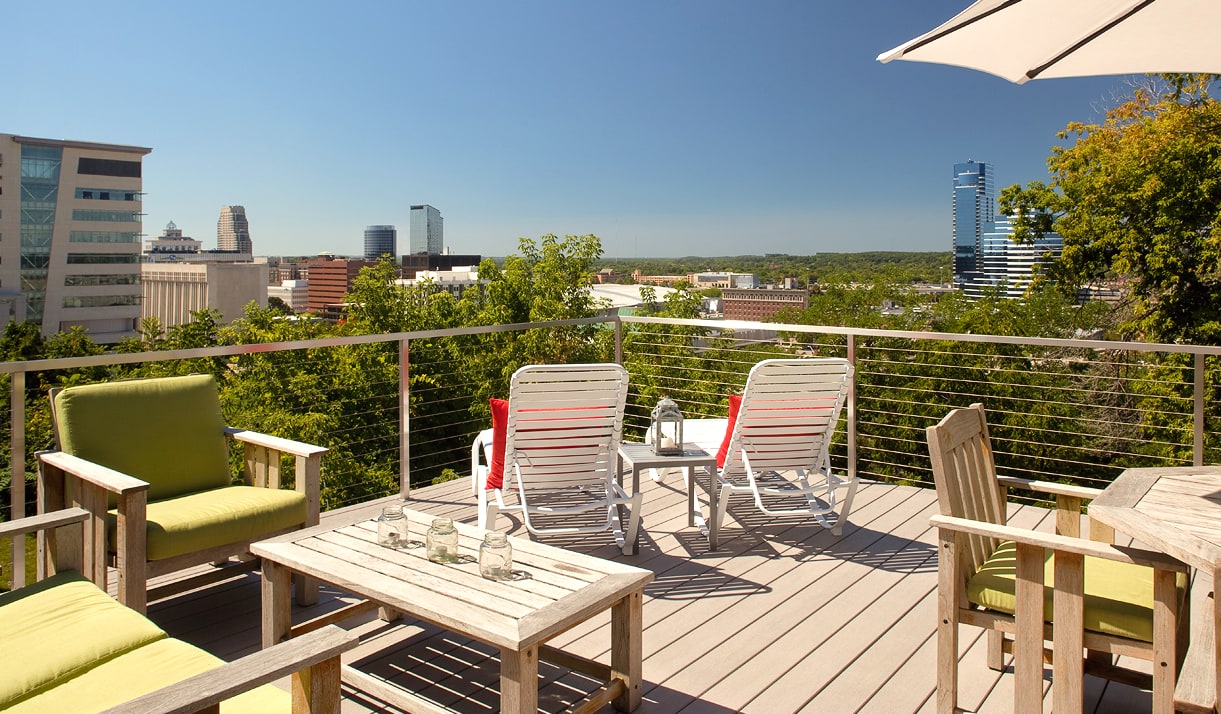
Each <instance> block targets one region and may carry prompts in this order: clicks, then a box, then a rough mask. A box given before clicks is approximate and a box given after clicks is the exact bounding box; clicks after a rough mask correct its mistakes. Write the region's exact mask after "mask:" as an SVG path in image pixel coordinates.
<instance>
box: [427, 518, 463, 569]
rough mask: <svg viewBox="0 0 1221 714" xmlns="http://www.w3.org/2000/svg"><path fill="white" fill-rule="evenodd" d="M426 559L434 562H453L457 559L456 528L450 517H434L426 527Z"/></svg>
mask: <svg viewBox="0 0 1221 714" xmlns="http://www.w3.org/2000/svg"><path fill="white" fill-rule="evenodd" d="M426 540H427V547H428V559H429V560H431V561H433V562H434V563H454V562H457V560H458V530H457V529H456V528H454V521H453V519H452V518H434V519H433V521H432V526H431V527H429V529H428V536H427V538H426Z"/></svg>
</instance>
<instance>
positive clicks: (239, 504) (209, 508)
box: [107, 486, 306, 560]
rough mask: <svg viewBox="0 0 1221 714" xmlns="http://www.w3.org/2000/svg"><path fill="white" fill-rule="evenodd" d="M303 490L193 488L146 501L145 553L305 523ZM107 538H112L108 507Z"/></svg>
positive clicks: (160, 556) (194, 547) (189, 548)
mask: <svg viewBox="0 0 1221 714" xmlns="http://www.w3.org/2000/svg"><path fill="white" fill-rule="evenodd" d="M305 517H306V504H305V494H303V493H297V492H296V491H286V490H283V489H272V488H260V487H256V486H228V487H226V488H219V489H214V490H211V491H204V492H202V493H192V494H188V495H186V496H179V497H177V498H170V499H166V500H164V501H156V502H152V503H149V504H148V514H147V519H148V556H147V557H148V559H149V560H164V559H165V558H172V557H174V556H176V555H182V554H183V553H194V552H197V551H201V550H205V549H207V548H211V547H214V546H219V545H225V544H226V543H236V542H239V541H244V540H252V539H254V540H257V539H259V538H262V537H265V536H267V535H268V534H270V533H273V532H275V531H279V530H284V529H286V528H292V527H293V526H299V525H302V524H304V523H305ZM107 542H108V543H114V542H115V514H114V512H113V511H112V512H111V515H110V518H109V523H108V533H107Z"/></svg>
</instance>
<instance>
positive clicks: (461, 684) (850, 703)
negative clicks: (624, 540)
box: [149, 475, 1151, 714]
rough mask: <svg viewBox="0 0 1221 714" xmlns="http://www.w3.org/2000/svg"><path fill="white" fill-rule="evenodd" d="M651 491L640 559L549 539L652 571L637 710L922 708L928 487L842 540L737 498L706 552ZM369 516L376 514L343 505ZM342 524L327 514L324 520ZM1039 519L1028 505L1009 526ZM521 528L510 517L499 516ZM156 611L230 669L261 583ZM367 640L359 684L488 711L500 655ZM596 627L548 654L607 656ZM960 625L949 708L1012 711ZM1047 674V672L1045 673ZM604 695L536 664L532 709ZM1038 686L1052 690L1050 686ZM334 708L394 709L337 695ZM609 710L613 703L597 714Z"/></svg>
mask: <svg viewBox="0 0 1221 714" xmlns="http://www.w3.org/2000/svg"><path fill="white" fill-rule="evenodd" d="M641 481H642V484H643V489H644V491H645V499H644V514H643V523H642V526H641V538H640V549H639V552H638V554H636V555H634V556H624V555H622V554H621V553H620V552H619V550H618V549H617V548H616V547H615V546H614V544H613V541H612V540H611V538H610V537H609V535H608V534H606V533H599V534H591V535H583V536H580V537H544V538H542V540H543V541H544V542H547V543H550V544H552V545H558V546H562V547H567V548H572V549H575V550H579V551H582V552H586V553H590V554H593V555H597V556H600V557H604V558H608V559H613V560H618V561H621V562H624V563H629V564H632V565H635V566H637V567H642V568H647V569H650V570H652V571H653V572H654V573H655V580H654V581H653V583H652V584H650V585H649V586H648V587H647V588H646V590H645V601H644V679H645V683H644V701H643V704H642V705H641V708H640V709H639V710H638V711H641V712H648V713H653V712H657V713H670V712H684V713H686V714H695V713H701V712H710V713H716V712H739V711H741V712H760V713H767V714H774V713H778V712H814V711H818V712H852V711H876V712H888V713H889V712H919V711H932V710H933V708H934V703H935V689H936V654H935V647H936V586H937V555H936V548H935V546H934V539H935V533H934V532H933V531H932V530H931V529H930V528H929V525H928V518H929V516H930V515H932V514H933V513H934V512H935V511H936V508H937V504H936V494H935V493H934V492H933V491H931V490H927V489H920V488H912V487H906V486H892V485H886V484H877V483H868V484H864V485H862V487H861V489H860V490H859V492H858V494H857V497H856V503H855V505H854V510H853V512H852V514H851V516H850V518H849V523H848V525H847V526H846V527H845V529H844V534H843V536H842V537H841V538H838V539H837V538H835V537H834V536H832V535H831V533H830V532H829V531H826V530H824V529H822V528H820V527H818V526H816V525H812V524H810V523H807V522H803V521H801V520H797V519H768V518H765V517H763V516H762V515H761V514H759V513H758V512H757V511H755V510H754V507H753V504H751V503H750V502H749V501H748V500H747V499H734V500H733V501H731V504H730V510H729V517H728V518H727V519H726V521H725V528H724V529H723V530H722V533H721V548H720V549H719V550H717V551H716V552H713V553H710V552H708V548H707V541H706V540H705V539H704V538H703V537H702V536H701V535H700V533H699V531H698V530H696V529H694V528H689V527H688V526H687V515H686V512H685V506H686V495H685V492H684V491H683V485H682V481H681V479H679V478H678V477H677V476H676V475H671V476H670V478H669V479H668V480H666V481H663V482H661V483H654V482H653V481H652V480H651V479H647V478H646V479H641ZM411 500H412V507H413V508H415V509H417V510H422V511H426V512H429V513H434V514H437V515H444V516H450V517H453V518H454V519H456V520H462V521H467V522H474V520H475V504H474V498H473V496H472V495H471V492H470V485H469V482H468V481H465V480H462V481H453V482H449V483H445V484H441V485H438V486H430V487H427V488H423V489H417V490H415V491H413V493H412V499H411ZM364 509H367V510H368V512H369V515H370V517H372V515H374V514H375V512H376V510H377V504H363V505H362V506H360V507H354V508H351V509H345V510H344V512H345V513H347V514H350V513H351V512H352V511H353V510H364ZM338 516H339V512H332V513H330V514H323V522H324V523H325V522H326V520H327V519H328V518H336V517H338ZM1045 516H1046V512H1044V511H1041V510H1039V509H1035V508H1030V507H1021V508H1018V509H1017V512H1016V513H1015V518H1016V519H1017V520H1016V522H1017V523H1018V524H1021V525H1028V526H1029V525H1033V524H1037V523H1040V522H1042V521H1044V520H1045ZM510 521H511V522H512V525H513V526H514V532H517V531H521V530H523V529H521V526H520V522H518V521H516V520H512V519H509V518H508V517H507V516H503V517H502V520H501V524H500V525H501V528H505V527H506V525H507V524H508V523H509V522H510ZM350 601H351V599H350V598H349V596H347V595H346V594H345V593H342V592H340V591H337V590H336V589H334V588H331V587H326V586H324V587H323V590H322V595H321V598H320V601H319V603H318V604H317V605H315V606H313V607H311V608H307V609H306V610H300V609H297V611H295V612H294V620H299V619H305V618H307V617H311V616H314V615H317V614H321V613H323V612H325V611H328V610H331V609H334V608H337V607H339V606H340V605H342V604H344V603H345V602H350ZM149 614H150V616H151V617H152V618H153V619H154V620H155V621H156V622H157V623H158V624H160V625H161V626H162V627H164V628H165V629H166V630H168V631H169V632H170V634H171V635H173V636H175V637H179V638H181V639H184V640H187V641H189V642H192V643H194V644H196V645H199V646H201V647H203V648H205V649H207V650H209V651H212V652H214V653H216V654H217V655H219V656H221V657H223V658H226V659H232V658H234V657H237V656H240V655H243V654H246V653H249V652H252V651H254V650H255V649H257V648H258V647H259V642H260V595H259V579H258V575H257V573H256V574H245V575H240V576H235V577H234V578H233V579H231V580H229V581H226V582H224V583H222V584H220V585H216V586H213V587H211V588H208V589H206V590H202V591H195V592H190V593H186V594H183V595H180V596H177V597H174V598H171V599H167V600H163V601H160V602H156V603H153V604H152V605H151V606H150V608H149ZM345 626H347V627H349V628H350V629H353V630H356V631H359V632H360V633H361V634H362V639H363V641H362V644H361V646H360V647H359V648H358V649H356V650H354V651H353V652H352V653H350V655H349V656H347V657H345V663H348V664H354V665H356V666H357V667H358V668H360V669H362V670H364V671H365V672H367V673H369V674H371V675H373V676H375V677H377V678H379V679H383V680H386V681H388V682H391V683H393V684H395V685H396V686H401V687H404V688H407V689H410V690H412V691H414V692H416V693H417V694H420V695H421V696H424V697H426V698H429V699H431V700H433V701H434V702H436V703H437V704H438V705H441V706H447V707H452V708H454V709H456V710H458V711H462V712H493V711H497V710H498V709H499V694H498V692H497V686H498V677H499V662H498V660H497V650H496V648H495V647H491V646H488V645H485V644H482V643H479V642H475V641H472V640H469V639H466V638H463V637H458V636H455V635H453V634H452V633H449V632H447V631H445V630H442V629H440V628H437V627H435V626H433V625H431V624H429V623H425V622H420V621H416V620H406V621H402V622H398V623H391V624H387V623H385V622H382V621H381V620H378V619H377V618H376V616H375V615H367V616H364V617H361V618H355V619H353V620H350V621H348V622H347V623H346V625H345ZM609 628H610V621H609V616H608V615H607V614H605V613H604V614H603V615H602V616H600V617H595V618H593V619H592V620H590V621H588V622H585V623H582V624H581V625H578V626H576V627H574V628H573V629H571V630H569V631H568V632H565V633H564V634H562V635H560V636H559V637H557V638H556V639H555V640H553V641H552V643H551V644H554V645H556V646H559V647H562V648H564V649H567V650H571V651H573V652H575V653H577V654H580V655H582V656H585V657H588V658H591V659H595V660H598V661H601V662H609V661H610V652H609V647H608V642H609ZM979 634H980V631H979V630H976V629H975V628H964V630H963V635H964V637H963V642H962V648H963V651H962V665H961V673H962V674H961V685H960V705H961V706H963V707H965V708H966V709H968V710H972V711H980V712H989V711H997V712H1007V711H1010V710H1012V681H1011V680H1012V672H1011V670H1007V671H1006V672H994V671H992V670H989V669H988V668H987V666H986V665H985V655H984V648H983V639H982V638H981V637H980V636H979ZM1048 676H1050V675H1048ZM598 686H599V683H597V682H594V681H593V680H591V679H589V678H587V677H585V676H584V675H580V674H576V673H573V672H570V671H568V670H566V669H562V668H559V667H554V666H548V665H546V663H543V664H542V666H540V696H539V706H540V711H545V712H558V711H564V710H566V709H567V708H568V707H569V706H570V705H571V704H572V702H574V701H577V700H580V699H582V698H584V697H585V696H587V695H588V694H589V693H590V692H592V691H594V690H596V689H597V687H598ZM1045 691H1046V689H1045ZM343 694H344V711H345V712H370V711H371V712H382V711H397V710H395V709H393V708H391V707H388V706H387V705H385V704H384V703H383V702H382V701H380V700H379V699H377V697H376V696H374V695H373V694H371V693H368V692H361V691H357V690H355V689H352V688H350V687H348V686H347V685H345V687H344V692H343ZM1150 705H1151V698H1150V696H1149V693H1148V692H1146V691H1141V690H1138V689H1133V688H1131V687H1126V686H1123V685H1118V684H1114V683H1109V682H1104V681H1102V680H1098V679H1094V678H1087V683H1086V711H1105V712H1127V711H1148V710H1149V707H1150ZM607 711H609V708H608V709H607Z"/></svg>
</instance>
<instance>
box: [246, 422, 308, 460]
mask: <svg viewBox="0 0 1221 714" xmlns="http://www.w3.org/2000/svg"><path fill="white" fill-rule="evenodd" d="M225 434H227V435H229V436H230V437H232V438H233V439H234V440H236V441H240V442H242V443H244V444H254V445H255V446H261V447H263V448H265V449H271V450H272V451H280V452H283V453H285V454H292V455H293V456H302V457H305V458H309V457H311V456H322V455H323V454H325V453H326V452H327V451H330V449H327V448H326V447H323V446H316V445H314V444H307V443H305V442H303V441H293V440H292V439H282V438H280V437H278V436H271V435H270V434H260V433H259V432H257V431H250V430H249V429H238V428H235V427H232V426H227V427H225Z"/></svg>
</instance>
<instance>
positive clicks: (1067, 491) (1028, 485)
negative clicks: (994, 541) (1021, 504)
mask: <svg viewBox="0 0 1221 714" xmlns="http://www.w3.org/2000/svg"><path fill="white" fill-rule="evenodd" d="M996 480H997V482H998V483H1000V484H1001V485H1002V486H1009V487H1010V488H1021V489H1025V490H1027V491H1041V492H1043V493H1050V494H1052V495H1055V496H1071V497H1073V498H1081V499H1085V500H1093V499H1095V498H1098V497H1099V496H1101V495H1102V489H1100V488H1088V487H1085V486H1073V485H1070V484H1067V483H1056V482H1055V481H1034V480H1032V479H1027V478H1016V477H1014V476H997V477H996Z"/></svg>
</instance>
